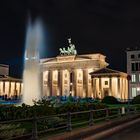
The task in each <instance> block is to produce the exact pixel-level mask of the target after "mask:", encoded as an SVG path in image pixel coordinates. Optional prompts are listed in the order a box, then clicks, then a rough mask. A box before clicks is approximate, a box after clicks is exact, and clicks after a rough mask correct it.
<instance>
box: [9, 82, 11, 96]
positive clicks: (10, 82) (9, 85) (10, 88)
mask: <svg viewBox="0 0 140 140" xmlns="http://www.w3.org/2000/svg"><path fill="white" fill-rule="evenodd" d="M10 95H11V82H10V81H9V93H8V97H10Z"/></svg>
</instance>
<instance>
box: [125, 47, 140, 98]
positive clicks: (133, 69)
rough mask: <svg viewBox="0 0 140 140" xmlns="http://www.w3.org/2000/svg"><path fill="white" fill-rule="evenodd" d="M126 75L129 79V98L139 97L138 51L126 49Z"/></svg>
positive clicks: (139, 69)
mask: <svg viewBox="0 0 140 140" xmlns="http://www.w3.org/2000/svg"><path fill="white" fill-rule="evenodd" d="M126 53H127V73H128V74H129V76H130V77H131V78H130V79H129V98H130V99H132V98H134V97H135V96H137V95H140V49H139V48H135V49H129V48H128V49H127V51H126Z"/></svg>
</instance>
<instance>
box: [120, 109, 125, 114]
mask: <svg viewBox="0 0 140 140" xmlns="http://www.w3.org/2000/svg"><path fill="white" fill-rule="evenodd" d="M121 110H122V111H121V114H122V115H125V107H122V109H121Z"/></svg>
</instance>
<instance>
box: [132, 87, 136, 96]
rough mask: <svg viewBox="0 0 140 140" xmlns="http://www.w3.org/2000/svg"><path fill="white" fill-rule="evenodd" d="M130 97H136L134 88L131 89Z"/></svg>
mask: <svg viewBox="0 0 140 140" xmlns="http://www.w3.org/2000/svg"><path fill="white" fill-rule="evenodd" d="M132 97H136V88H134V87H132Z"/></svg>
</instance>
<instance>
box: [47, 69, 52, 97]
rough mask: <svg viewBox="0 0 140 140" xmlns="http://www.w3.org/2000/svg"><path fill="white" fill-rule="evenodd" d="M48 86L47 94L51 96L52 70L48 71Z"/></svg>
mask: <svg viewBox="0 0 140 140" xmlns="http://www.w3.org/2000/svg"><path fill="white" fill-rule="evenodd" d="M48 88H49V93H48V94H47V95H48V96H52V70H50V71H48Z"/></svg>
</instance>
